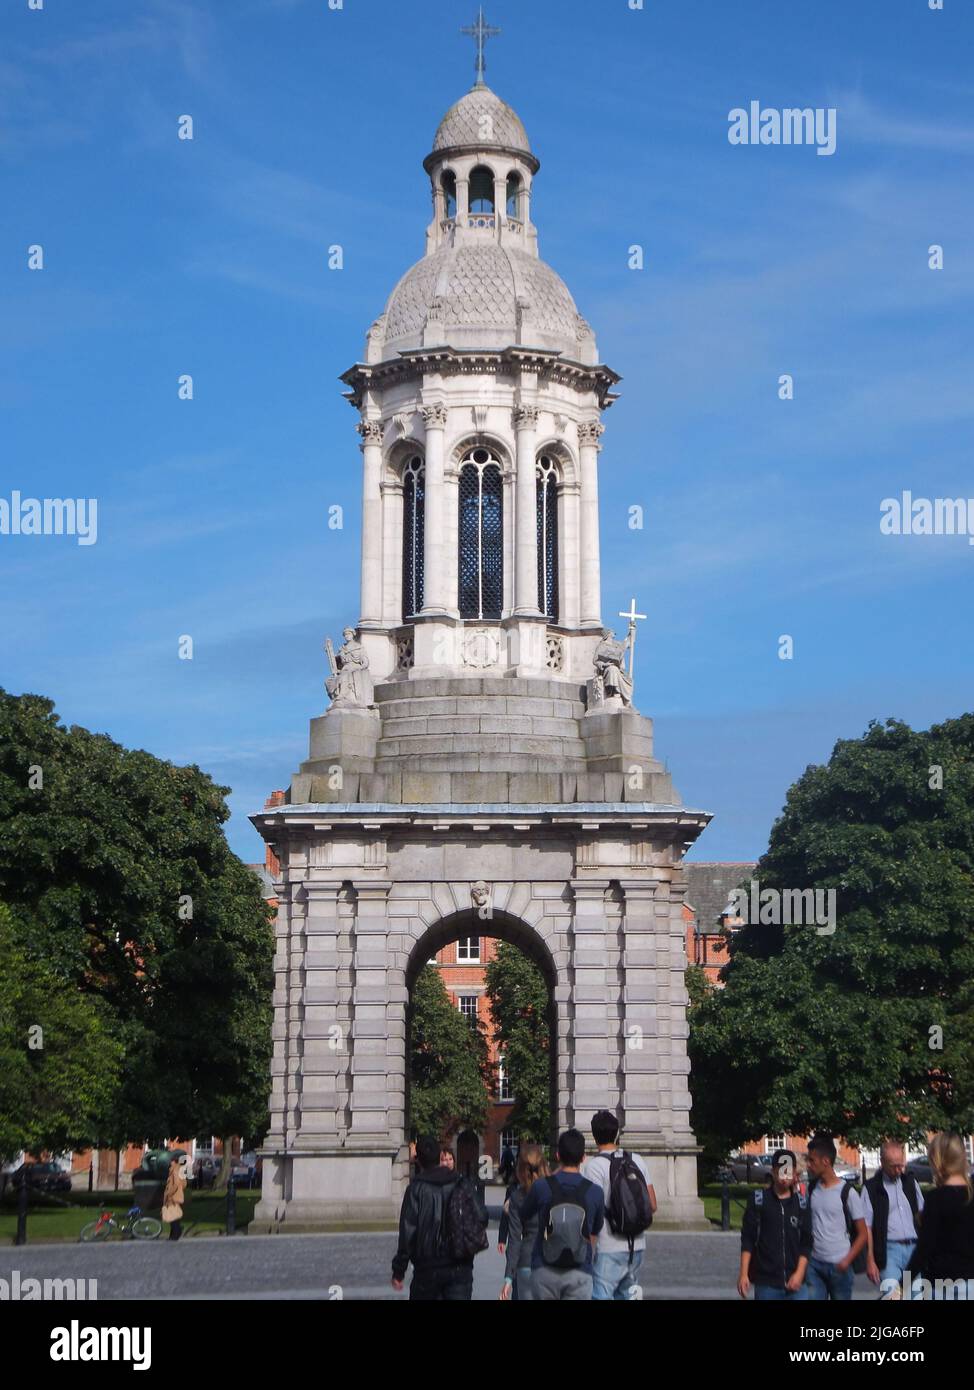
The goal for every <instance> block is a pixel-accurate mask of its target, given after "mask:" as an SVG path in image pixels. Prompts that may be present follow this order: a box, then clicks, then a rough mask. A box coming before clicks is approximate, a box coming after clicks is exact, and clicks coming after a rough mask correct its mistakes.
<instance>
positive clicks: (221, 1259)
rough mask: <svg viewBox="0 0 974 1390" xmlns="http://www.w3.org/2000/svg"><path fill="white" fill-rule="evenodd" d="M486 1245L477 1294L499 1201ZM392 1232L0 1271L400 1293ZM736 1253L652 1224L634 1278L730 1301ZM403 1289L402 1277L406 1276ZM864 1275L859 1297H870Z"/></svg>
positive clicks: (201, 1285) (118, 1285)
mask: <svg viewBox="0 0 974 1390" xmlns="http://www.w3.org/2000/svg"><path fill="white" fill-rule="evenodd" d="M491 1210H492V1213H493V1215H492V1220H491V1224H490V1238H491V1244H490V1248H489V1250H487V1251H485V1252H484V1254H482V1255H480V1256H478V1258H477V1261H476V1263H475V1265H474V1272H475V1277H474V1298H475V1299H476V1300H479V1301H492V1300H496V1299H497V1295H498V1293H499V1291H500V1286H501V1281H502V1279H503V1276H504V1260H503V1257H502V1256H501V1255H499V1254H498V1252H497V1219H496V1218H497V1208H496V1206H493V1205H492V1207H491ZM395 1246H396V1238H395V1235H394V1234H393V1233H392V1232H384V1231H383V1232H369V1233H358V1234H349V1235H300V1236H285V1235H277V1236H247V1235H238V1236H234V1237H232V1238H228V1237H226V1236H200V1237H196V1238H193V1237H191V1236H187V1237H184V1239H183V1240H181V1241H179V1242H175V1243H174V1242H171V1241H167V1240H158V1241H152V1242H145V1243H140V1242H136V1241H120V1240H119V1241H115V1240H113V1241H109V1242H106V1243H105V1244H104V1245H95V1246H92V1245H80V1244H77V1243H75V1244H69V1245H34V1246H31V1245H27V1246H24V1247H21V1248H20V1249H17V1248H15V1247H13V1246H4V1247H2V1248H0V1278H3V1279H6V1280H9V1279H10V1277H11V1272H12V1271H13V1270H19V1271H20V1279H21V1281H23V1280H24V1279H26V1278H29V1277H34V1278H41V1279H42V1278H44V1277H48V1278H60V1279H64V1278H74V1279H79V1278H87V1279H96V1280H97V1281H98V1290H97V1292H98V1298H99V1299H119V1298H128V1299H182V1298H192V1299H225V1298H241V1299H295V1298H314V1299H328V1298H338V1297H342V1298H346V1299H369V1300H375V1299H391V1300H394V1299H403V1298H405V1297H406V1293H402V1294H397V1293H395V1292H394V1291H393V1289H392V1287H391V1285H390V1282H389V1280H390V1264H391V1260H392V1255H393V1252H394V1250H395ZM739 1251H740V1240H739V1237H738V1235H737V1234H736V1233H730V1234H726V1235H725V1234H723V1233H722V1232H720V1231H717V1230H715V1231H712V1232H700V1233H696V1232H693V1233H691V1232H685V1233H681V1232H672V1231H656V1232H650V1234H649V1237H648V1248H647V1258H646V1260H645V1261H644V1266H643V1269H642V1270H641V1271H640V1282H641V1284H642V1288H643V1291H644V1297H645V1298H647V1299H707V1298H710V1299H714V1298H717V1299H736V1298H737V1293H736V1289H735V1283H736V1278H737V1265H738V1258H739ZM407 1289H408V1284H407ZM875 1296H876V1295H875V1292H874V1291H873V1290H872V1286H871V1285H870V1284H868V1283H867V1281H866V1280H865V1278H862V1277H860V1278H858V1279H857V1280H856V1297H857V1298H874V1297H875Z"/></svg>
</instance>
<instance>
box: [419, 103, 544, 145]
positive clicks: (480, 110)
mask: <svg viewBox="0 0 974 1390" xmlns="http://www.w3.org/2000/svg"><path fill="white" fill-rule="evenodd" d="M457 145H476V146H478V147H479V148H480V149H491V148H496V149H512V150H523V151H524V153H525V154H530V153H531V146H530V144H529V142H528V133H527V131H526V130H525V129H524V126H523V125H522V124H521V119H520V117H519V116H518V115H517V113H516V112H515V111H512V110H511V108H510V107H509V106H508V104H507V102H506V101H501V99H500V97H499V96H497V94H496V93H495V92H492V91H491V90H490V88H489V87H481V86H478V87H474V88H473V90H472V91H470V92H468V93H467V95H466V96H464V97H461V98H460V100H459V101H458V102H457V103H456V104H455V105H454V106H451V107H450V109H449V111H448V112H447V113H446V115H445V116H444V117H443V119H442V121H440V125H439V129H438V130H437V132H436V138H435V139H434V141H433V152H434V154H435V153H437V152H439V151H440V150H449V149H453V148H455V147H456V146H457Z"/></svg>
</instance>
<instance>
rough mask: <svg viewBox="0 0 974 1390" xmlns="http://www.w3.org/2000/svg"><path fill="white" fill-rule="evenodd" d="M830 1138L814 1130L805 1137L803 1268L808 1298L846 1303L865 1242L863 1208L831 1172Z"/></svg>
mask: <svg viewBox="0 0 974 1390" xmlns="http://www.w3.org/2000/svg"><path fill="white" fill-rule="evenodd" d="M836 1156H837V1155H836V1148H835V1140H834V1139H833V1138H832V1136H831V1135H830V1134H816V1135H814V1136H813V1138H811V1139H810V1140H809V1141H808V1171H809V1175H810V1178H811V1181H810V1182H809V1184H808V1194H809V1195H808V1202H809V1206H810V1207H811V1212H812V1254H811V1258H810V1259H809V1261H808V1268H807V1269H806V1271H805V1283H806V1285H807V1287H808V1297H809V1298H810V1299H814V1300H816V1301H819V1302H822V1301H825V1300H830V1301H832V1302H846V1301H848V1300H849V1299H851V1297H852V1286H853V1284H854V1283H855V1269H854V1266H855V1261H856V1258H857V1256H859V1255H860V1253H863V1252H865V1249H866V1244H867V1242H868V1239H869V1237H868V1234H867V1231H866V1209H865V1207H864V1206H863V1201H862V1198H861V1197H860V1196H859V1193H858V1192H857V1191H856V1189H855V1187H854V1186H853V1184H852V1183H851V1182H843V1180H842V1178H840V1177H839V1176H838V1174H837V1173H836V1171H835V1160H836Z"/></svg>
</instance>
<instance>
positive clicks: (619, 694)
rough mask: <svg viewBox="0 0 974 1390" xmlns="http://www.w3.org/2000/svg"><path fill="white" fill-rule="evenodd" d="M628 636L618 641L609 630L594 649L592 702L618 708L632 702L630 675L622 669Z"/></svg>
mask: <svg viewBox="0 0 974 1390" xmlns="http://www.w3.org/2000/svg"><path fill="white" fill-rule="evenodd" d="M629 643H630V638H629V637H627V638H626V640H625V641H624V642H620V641H619V640H618V639H617V637H616V635H615V633H614V632H610V633H609V634H608V635H607V636H606V637H603V639H602V641H601V642H600V643H599V645H598V646H597V647H596V649H595V656H594V658H593V661H594V665H595V680H594V681H593V682H592V687H593V688H592V695H593V697H594V703H595V705H596V706H598V705H609V706H610V708H611V707H613V706H614V707H616V708H619V707H620V706H625V707H629V706H630V705H631V704H632V677H631V676H629V675H627V674H626V672H625V671H624V670H623V665H624V663H625V659H626V652H627V651H628V650H629Z"/></svg>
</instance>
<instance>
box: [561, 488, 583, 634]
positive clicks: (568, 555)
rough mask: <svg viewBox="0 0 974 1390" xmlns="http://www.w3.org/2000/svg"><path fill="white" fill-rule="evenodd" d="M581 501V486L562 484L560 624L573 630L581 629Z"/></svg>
mask: <svg viewBox="0 0 974 1390" xmlns="http://www.w3.org/2000/svg"><path fill="white" fill-rule="evenodd" d="M579 501H580V487H579V484H578V483H575V482H572V483H563V484H562V488H561V496H560V498H559V503H560V506H561V515H560V518H559V529H558V550H559V555H558V564H559V573H558V592H559V597H560V600H561V615H560V616H561V624H562V626H563V627H572V628H574V627H578V626H579V604H580V601H581V587H580V586H581V572H580V569H581V561H580V554H579V516H578V512H579Z"/></svg>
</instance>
